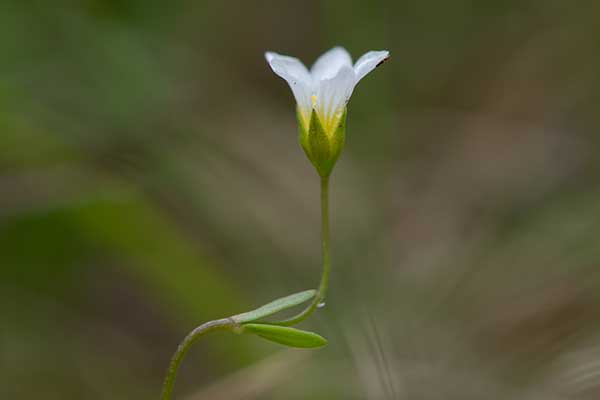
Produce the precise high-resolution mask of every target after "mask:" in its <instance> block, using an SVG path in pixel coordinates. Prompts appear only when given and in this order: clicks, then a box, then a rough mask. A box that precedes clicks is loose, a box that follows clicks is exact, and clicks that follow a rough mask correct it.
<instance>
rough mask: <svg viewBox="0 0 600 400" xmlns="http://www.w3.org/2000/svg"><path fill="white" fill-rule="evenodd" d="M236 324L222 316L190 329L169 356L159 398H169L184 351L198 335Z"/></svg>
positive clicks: (164, 399) (163, 399)
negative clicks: (169, 362) (171, 356)
mask: <svg viewBox="0 0 600 400" xmlns="http://www.w3.org/2000/svg"><path fill="white" fill-rule="evenodd" d="M237 326H238V325H237V324H236V323H235V321H233V320H232V319H231V318H223V319H217V320H214V321H209V322H207V323H205V324H202V325H200V326H199V327H197V328H196V329H194V330H193V331H191V332H190V333H189V334H188V335H187V336H186V337H185V339H183V341H182V342H181V343H180V344H179V347H177V351H176V352H175V354H174V355H173V358H171V364H169V369H168V370H167V376H166V378H165V381H164V383H163V391H162V396H161V399H162V400H171V396H172V394H173V386H174V385H175V377H176V376H177V371H178V370H179V367H180V366H181V362H182V361H183V358H184V357H185V355H186V353H187V352H188V350H189V349H190V347H191V346H192V345H193V344H194V343H195V342H196V340H198V339H199V338H200V337H202V336H204V335H205V334H206V333H208V332H212V331H214V330H217V329H235V328H236V327H237Z"/></svg>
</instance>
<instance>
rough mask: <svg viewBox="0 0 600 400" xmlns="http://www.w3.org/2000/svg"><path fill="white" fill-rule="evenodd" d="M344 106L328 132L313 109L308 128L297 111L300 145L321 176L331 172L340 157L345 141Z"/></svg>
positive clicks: (324, 176) (326, 175)
mask: <svg viewBox="0 0 600 400" xmlns="http://www.w3.org/2000/svg"><path fill="white" fill-rule="evenodd" d="M346 111H347V110H346V108H344V112H343V114H342V116H341V117H340V119H339V121H338V122H337V123H336V124H335V127H334V128H332V129H330V130H329V132H328V131H326V130H325V128H323V124H322V123H321V121H320V119H319V117H318V116H317V113H316V112H315V111H314V110H313V111H312V113H311V116H310V122H309V126H308V129H306V127H305V126H304V125H305V124H304V122H303V119H302V116H301V115H300V112H298V131H299V139H300V145H301V146H302V148H303V149H304V152H305V153H306V156H307V157H308V159H309V160H310V162H311V163H312V164H313V165H314V166H315V168H316V169H317V172H318V173H319V175H321V177H323V178H326V177H328V176H329V175H330V174H331V171H332V170H333V167H334V166H335V163H336V161H337V160H338V158H339V157H340V154H341V152H342V149H343V148H344V143H345V141H346Z"/></svg>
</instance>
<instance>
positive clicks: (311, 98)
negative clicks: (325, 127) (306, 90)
mask: <svg viewBox="0 0 600 400" xmlns="http://www.w3.org/2000/svg"><path fill="white" fill-rule="evenodd" d="M310 100H311V102H312V106H313V107H315V106H316V105H317V95H316V94H313V95H312V96H311V97H310Z"/></svg>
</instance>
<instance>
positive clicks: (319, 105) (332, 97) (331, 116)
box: [315, 65, 356, 131]
mask: <svg viewBox="0 0 600 400" xmlns="http://www.w3.org/2000/svg"><path fill="white" fill-rule="evenodd" d="M354 86H356V74H355V73H354V69H353V68H352V67H350V66H347V65H344V66H342V67H341V68H340V70H339V71H338V73H337V75H335V76H334V77H333V78H331V79H325V80H322V81H321V82H320V83H319V86H318V88H317V94H316V96H317V98H316V104H315V109H316V110H317V114H318V115H319V118H320V119H321V123H322V124H323V126H324V128H325V130H326V131H329V130H330V129H332V128H333V127H334V125H335V123H336V122H337V120H338V119H339V117H341V115H342V114H343V111H344V107H345V106H346V104H347V103H348V100H350V96H351V95H352V91H353V90H354Z"/></svg>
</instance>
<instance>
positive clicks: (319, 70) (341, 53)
mask: <svg viewBox="0 0 600 400" xmlns="http://www.w3.org/2000/svg"><path fill="white" fill-rule="evenodd" d="M344 66H349V67H352V57H350V54H348V52H347V51H346V49H344V48H343V47H339V46H338V47H334V48H333V49H331V50H329V51H327V52H325V53H323V54H322V55H321V56H320V57H319V58H317V61H315V63H314V64H313V66H312V67H311V69H310V74H311V75H312V78H313V81H314V82H315V83H317V82H318V81H320V80H323V79H331V78H333V77H334V76H336V75H337V73H338V72H339V70H340V69H341V68H342V67H344Z"/></svg>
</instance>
